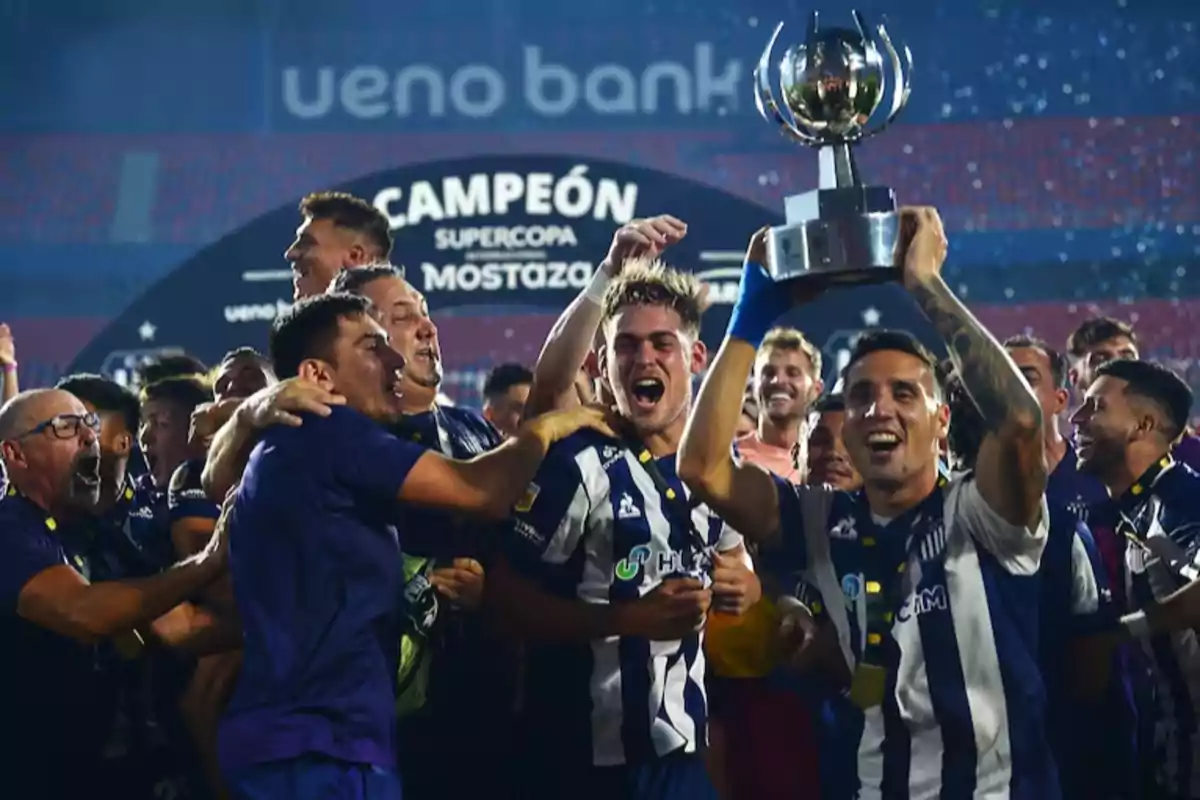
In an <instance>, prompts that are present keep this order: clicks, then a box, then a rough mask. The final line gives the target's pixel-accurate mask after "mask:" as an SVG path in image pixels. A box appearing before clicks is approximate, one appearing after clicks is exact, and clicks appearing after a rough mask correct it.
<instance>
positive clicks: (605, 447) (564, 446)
mask: <svg viewBox="0 0 1200 800" xmlns="http://www.w3.org/2000/svg"><path fill="white" fill-rule="evenodd" d="M625 449H626V447H625V445H624V444H623V443H622V442H621V440H620V439H614V438H613V437H611V436H608V435H606V434H603V433H600V432H599V431H594V430H592V429H590V428H584V429H581V430H578V431H575V432H574V433H572V434H571V435H570V436H567V437H565V438H563V439H560V440H559V441H557V442H555V443H554V445H553V446H552V447H551V448H550V453H551V454H553V455H554V456H555V457H556V458H558V459H569V460H571V461H576V460H578V459H579V457H580V456H585V455H592V454H595V455H596V456H597V457H598V458H599V459H600V462H601V464H603V465H604V466H605V468H607V467H608V466H609V465H611V463H612V462H613V461H614V460H615V459H616V458H617V457H618V456H619V455H620V454H621V453H622V452H624V450H625Z"/></svg>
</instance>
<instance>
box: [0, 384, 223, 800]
mask: <svg viewBox="0 0 1200 800" xmlns="http://www.w3.org/2000/svg"><path fill="white" fill-rule="evenodd" d="M99 429H100V420H99V418H98V417H97V416H96V415H95V414H93V413H90V412H88V410H87V409H86V408H85V407H84V405H83V404H82V403H81V402H80V401H79V400H78V399H77V398H76V397H74V396H73V395H71V394H69V393H67V392H64V391H61V390H57V389H43V390H35V391H29V392H24V393H22V394H19V395H17V396H16V397H14V398H13V399H12V400H10V401H9V402H7V403H6V404H4V406H3V407H0V455H2V456H3V459H4V461H5V463H6V465H7V468H8V474H9V479H10V482H11V484H10V486H9V488H8V490H7V492H6V493H5V496H4V497H3V499H2V500H0V531H3V536H0V652H3V653H4V657H3V658H0V741H3V742H4V746H3V747H0V775H2V776H3V780H4V782H5V788H6V790H7V791H6V794H7V793H9V792H11V794H12V796H14V797H33V796H37V797H75V796H87V795H88V794H90V793H91V792H93V791H94V790H95V787H96V785H97V781H102V778H101V756H102V748H103V744H104V737H105V736H106V735H107V734H108V732H109V725H110V723H111V721H112V718H113V707H112V706H113V703H114V702H115V700H116V691H115V687H114V685H113V683H112V680H113V677H114V676H113V675H112V674H111V673H109V672H107V671H105V670H101V669H97V667H98V666H100V665H102V664H105V663H109V662H110V659H109V658H108V657H107V656H106V652H105V651H107V650H108V649H110V648H111V647H112V646H113V641H112V640H114V639H116V638H120V639H121V640H123V641H128V638H127V637H129V636H131V635H133V632H134V629H135V628H137V626H139V625H143V624H146V623H150V622H152V621H154V620H156V618H158V617H160V615H163V614H165V613H166V612H168V611H171V610H172V609H173V608H175V607H176V606H177V605H179V604H180V603H182V602H183V601H184V600H185V599H186V598H188V597H189V596H191V595H193V594H194V593H195V592H197V591H199V590H200V589H202V588H204V587H205V586H207V585H208V584H209V583H211V582H213V581H214V580H215V579H216V578H217V577H219V576H220V575H221V574H222V572H223V570H224V561H225V557H224V550H223V548H219V547H217V546H216V544H217V543H218V542H219V541H220V537H219V536H218V537H214V541H213V546H210V547H209V548H208V549H207V550H205V552H203V553H201V554H200V555H198V556H196V557H195V558H192V559H189V560H188V561H185V562H183V563H181V564H179V565H177V566H175V567H173V568H172V569H170V570H168V571H166V572H164V573H163V574H161V575H155V576H153V577H149V578H143V579H137V580H112V581H104V582H100V583H94V584H93V583H90V582H89V574H90V568H89V564H88V561H87V560H86V559H85V558H84V557H83V556H81V555H79V554H78V553H75V552H73V551H72V548H70V547H69V545H68V543H67V541H66V540H65V539H64V538H62V537H61V536H60V534H61V533H63V532H64V531H65V530H66V529H67V526H69V525H70V524H72V523H73V522H74V521H76V520H78V519H80V518H81V516H82V515H83V514H85V513H86V512H87V511H88V510H89V509H91V508H94V507H95V505H96V503H97V501H98V500H99V492H100V448H99V444H98V442H97V433H98V431H99ZM147 627H148V630H147V632H146V634H147V635H151V634H154V635H160V636H162V637H166V639H167V640H169V639H171V636H170V635H169V634H168V632H167V631H166V629H165V628H160V627H157V626H155V627H153V628H151V627H150V626H147ZM166 643H168V644H174V643H175V642H174V641H166Z"/></svg>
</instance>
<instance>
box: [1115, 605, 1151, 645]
mask: <svg viewBox="0 0 1200 800" xmlns="http://www.w3.org/2000/svg"><path fill="white" fill-rule="evenodd" d="M1121 627H1122V628H1124V629H1125V630H1126V631H1127V632H1128V633H1129V635H1130V636H1132V637H1133V638H1134V639H1149V638H1150V636H1151V631H1150V621H1149V620H1148V619H1146V612H1145V611H1135V612H1133V613H1132V614H1126V615H1125V616H1123V617H1121Z"/></svg>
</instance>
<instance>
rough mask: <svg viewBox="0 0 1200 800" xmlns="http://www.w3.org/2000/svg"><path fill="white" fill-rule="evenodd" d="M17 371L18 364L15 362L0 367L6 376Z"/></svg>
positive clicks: (0, 370)
mask: <svg viewBox="0 0 1200 800" xmlns="http://www.w3.org/2000/svg"><path fill="white" fill-rule="evenodd" d="M16 371H17V362H15V361H14V362H12V363H11V364H3V365H0V372H3V373H4V374H6V375H8V374H11V373H13V372H16Z"/></svg>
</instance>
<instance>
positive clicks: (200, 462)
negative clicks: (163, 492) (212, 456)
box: [167, 458, 221, 526]
mask: <svg viewBox="0 0 1200 800" xmlns="http://www.w3.org/2000/svg"><path fill="white" fill-rule="evenodd" d="M203 473H204V459H203V458H193V459H190V460H188V461H185V462H183V463H182V464H180V465H179V467H178V468H177V469H176V470H175V474H173V475H172V476H171V486H170V488H169V489H168V490H167V525H168V526H170V525H174V524H175V523H176V522H178V521H179V520H181V519H188V518H193V517H198V518H201V519H210V520H212V521H213V522H216V521H217V519H218V518H220V516H221V505H220V503H217V502H215V501H213V500H212V499H211V498H209V496H208V493H207V492H205V491H204V486H203V485H202V484H201V482H200V476H201V475H202V474H203Z"/></svg>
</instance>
